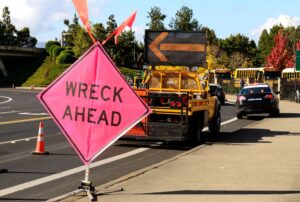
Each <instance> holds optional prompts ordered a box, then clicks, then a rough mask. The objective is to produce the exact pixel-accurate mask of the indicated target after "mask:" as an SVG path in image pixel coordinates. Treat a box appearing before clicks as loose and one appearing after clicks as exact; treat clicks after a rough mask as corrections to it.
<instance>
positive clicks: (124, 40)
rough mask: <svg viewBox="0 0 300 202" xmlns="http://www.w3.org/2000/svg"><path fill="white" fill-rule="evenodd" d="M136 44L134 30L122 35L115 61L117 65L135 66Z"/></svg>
mask: <svg viewBox="0 0 300 202" xmlns="http://www.w3.org/2000/svg"><path fill="white" fill-rule="evenodd" d="M135 46H136V42H135V36H134V32H133V31H132V30H129V31H125V32H123V33H122V34H121V35H120V37H119V43H118V45H117V46H116V54H115V62H116V63H117V65H119V66H126V67H133V65H134V57H135V52H134V51H135Z"/></svg>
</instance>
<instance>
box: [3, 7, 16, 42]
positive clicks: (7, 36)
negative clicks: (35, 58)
mask: <svg viewBox="0 0 300 202" xmlns="http://www.w3.org/2000/svg"><path fill="white" fill-rule="evenodd" d="M2 23H3V27H4V43H3V44H4V45H16V36H15V34H16V28H15V26H14V25H13V24H12V23H11V19H10V11H9V9H8V7H7V6H5V7H4V8H3V13H2Z"/></svg>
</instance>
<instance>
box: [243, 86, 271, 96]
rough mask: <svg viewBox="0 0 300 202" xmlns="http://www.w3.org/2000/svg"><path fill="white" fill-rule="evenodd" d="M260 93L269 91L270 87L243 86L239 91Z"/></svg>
mask: <svg viewBox="0 0 300 202" xmlns="http://www.w3.org/2000/svg"><path fill="white" fill-rule="evenodd" d="M260 93H271V89H270V88H269V87H255V88H243V89H242V90H241V92H240V94H241V95H246V94H260Z"/></svg>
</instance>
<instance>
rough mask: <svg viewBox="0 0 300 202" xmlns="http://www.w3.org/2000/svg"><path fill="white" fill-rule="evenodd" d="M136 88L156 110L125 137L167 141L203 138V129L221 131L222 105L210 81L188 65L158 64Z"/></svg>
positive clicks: (196, 140)
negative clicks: (209, 84) (212, 93)
mask: <svg viewBox="0 0 300 202" xmlns="http://www.w3.org/2000/svg"><path fill="white" fill-rule="evenodd" d="M134 89H135V91H136V92H137V94H138V95H139V96H141V97H142V99H143V100H144V101H145V102H146V103H147V104H148V105H149V106H150V107H151V109H152V113H151V114H150V115H149V116H148V117H147V118H145V119H144V120H142V121H141V122H140V123H139V124H137V125H136V126H135V127H133V128H132V129H131V130H130V131H128V133H127V134H126V135H125V138H136V139H151V140H163V141H183V140H190V141H191V142H192V143H194V144H199V143H200V142H201V141H202V138H203V136H202V130H203V128H204V127H206V126H208V128H209V131H210V133H211V134H217V133H219V131H220V124H221V113H220V110H221V106H220V103H219V102H218V99H217V97H215V96H211V95H210V92H209V86H208V81H207V80H204V79H203V78H202V76H201V75H200V74H199V73H198V72H197V71H191V70H190V69H189V68H188V67H185V66H155V67H152V68H149V70H146V71H145V73H144V75H143V80H142V82H141V83H139V86H134Z"/></svg>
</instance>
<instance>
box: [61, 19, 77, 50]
mask: <svg viewBox="0 0 300 202" xmlns="http://www.w3.org/2000/svg"><path fill="white" fill-rule="evenodd" d="M64 25H66V26H67V28H68V29H67V31H63V32H62V37H63V41H64V44H63V46H71V47H73V46H74V44H75V41H76V36H77V32H78V31H79V30H80V25H79V18H78V16H77V15H76V14H74V17H73V20H72V23H71V24H70V21H69V20H68V19H65V20H64Z"/></svg>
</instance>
